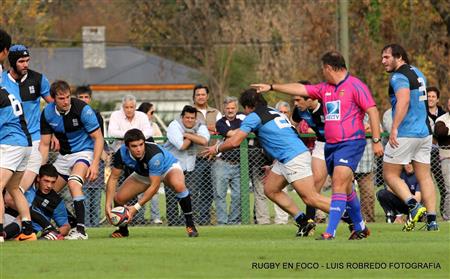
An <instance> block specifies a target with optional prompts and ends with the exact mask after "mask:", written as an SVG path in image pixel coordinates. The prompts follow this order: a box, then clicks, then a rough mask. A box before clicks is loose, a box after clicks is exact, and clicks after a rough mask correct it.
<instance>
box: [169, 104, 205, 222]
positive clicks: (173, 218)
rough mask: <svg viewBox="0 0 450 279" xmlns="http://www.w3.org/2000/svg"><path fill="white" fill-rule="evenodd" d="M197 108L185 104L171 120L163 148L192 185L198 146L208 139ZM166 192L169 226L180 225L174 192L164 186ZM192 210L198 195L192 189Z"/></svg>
mask: <svg viewBox="0 0 450 279" xmlns="http://www.w3.org/2000/svg"><path fill="white" fill-rule="evenodd" d="M197 113H198V112H197V109H196V108H194V107H192V106H185V107H184V108H183V111H182V112H181V117H179V118H177V119H175V120H173V121H172V122H171V123H170V124H169V127H168V128H167V143H166V144H165V146H164V147H165V148H166V149H167V150H168V151H169V152H171V153H172V154H173V155H174V156H175V158H177V160H178V161H179V162H180V165H181V168H182V170H183V172H184V175H185V179H186V185H187V187H188V188H192V187H193V183H192V181H193V171H194V169H195V167H196V165H195V164H196V155H197V152H198V151H199V146H206V145H207V144H208V141H209V133H208V129H207V128H206V125H204V124H202V123H201V122H200V121H198V118H197V116H196V115H197ZM200 179H201V178H200ZM164 190H165V193H166V215H167V223H168V225H169V226H179V225H182V224H183V223H182V220H181V216H180V212H179V210H178V205H177V200H176V193H175V192H174V191H173V190H172V189H170V188H169V187H164ZM190 191H191V192H192V197H193V211H194V214H196V213H198V211H197V210H198V206H199V205H198V202H199V201H198V196H196V193H194V191H192V189H190Z"/></svg>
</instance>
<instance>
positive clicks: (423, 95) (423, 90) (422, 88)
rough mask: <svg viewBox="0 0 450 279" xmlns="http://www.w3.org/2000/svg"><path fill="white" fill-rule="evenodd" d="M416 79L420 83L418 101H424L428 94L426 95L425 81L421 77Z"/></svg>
mask: <svg viewBox="0 0 450 279" xmlns="http://www.w3.org/2000/svg"><path fill="white" fill-rule="evenodd" d="M417 81H418V82H419V84H420V87H419V92H420V96H419V101H426V100H427V99H428V96H427V87H426V86H425V81H424V80H423V78H421V77H419V78H417Z"/></svg>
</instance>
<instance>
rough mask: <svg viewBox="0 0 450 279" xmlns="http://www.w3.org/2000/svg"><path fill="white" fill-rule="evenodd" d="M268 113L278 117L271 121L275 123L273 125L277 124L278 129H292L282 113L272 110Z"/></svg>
mask: <svg viewBox="0 0 450 279" xmlns="http://www.w3.org/2000/svg"><path fill="white" fill-rule="evenodd" d="M270 113H271V114H276V115H278V116H277V117H275V118H274V119H273V121H275V124H277V126H278V128H280V129H283V128H290V127H292V125H291V122H289V119H288V118H287V117H286V115H284V114H283V113H280V112H277V111H273V110H272V111H270Z"/></svg>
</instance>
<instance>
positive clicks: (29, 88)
mask: <svg viewBox="0 0 450 279" xmlns="http://www.w3.org/2000/svg"><path fill="white" fill-rule="evenodd" d="M28 90H29V91H30V94H34V93H36V91H35V90H34V85H31V86H28Z"/></svg>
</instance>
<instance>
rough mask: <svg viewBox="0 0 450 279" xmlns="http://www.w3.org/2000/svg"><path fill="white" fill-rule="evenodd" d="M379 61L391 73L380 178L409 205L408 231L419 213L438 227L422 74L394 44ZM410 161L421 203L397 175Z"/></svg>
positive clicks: (432, 227)
mask: <svg viewBox="0 0 450 279" xmlns="http://www.w3.org/2000/svg"><path fill="white" fill-rule="evenodd" d="M381 59H382V60H381V63H382V64H383V66H384V68H385V70H386V71H387V72H388V73H391V75H390V80H389V97H390V101H391V105H392V128H391V130H390V132H389V143H388V144H387V145H386V150H385V155H384V157H383V174H384V180H385V181H386V183H387V184H388V185H389V187H391V189H392V190H393V191H394V192H395V194H396V195H397V196H399V197H400V198H401V199H402V200H403V201H404V202H405V204H407V205H408V207H409V209H410V214H409V218H408V220H407V221H406V223H405V225H404V227H403V230H404V231H412V230H413V229H414V226H415V224H416V222H417V221H419V220H420V219H421V217H422V215H424V214H426V216H427V230H428V231H436V230H439V226H438V224H437V222H436V192H435V189H434V185H433V179H432V178H431V171H430V157H431V144H432V136H431V127H430V122H429V120H428V115H427V110H428V108H427V105H426V103H427V92H426V78H425V76H424V75H423V74H422V72H420V70H419V69H417V68H416V67H414V66H411V65H409V59H408V54H407V53H406V51H405V50H404V49H403V47H401V46H400V45H397V44H390V45H386V46H385V47H384V48H383V49H382V51H381ZM411 161H412V164H413V166H414V171H415V173H416V175H417V179H418V180H419V184H420V187H421V192H422V200H423V204H424V205H422V204H421V203H419V202H418V201H416V200H415V198H414V196H413V195H411V193H410V191H409V190H408V187H407V185H406V184H405V182H404V181H403V180H402V179H400V173H401V171H402V168H403V165H405V164H407V163H409V162H411Z"/></svg>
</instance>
